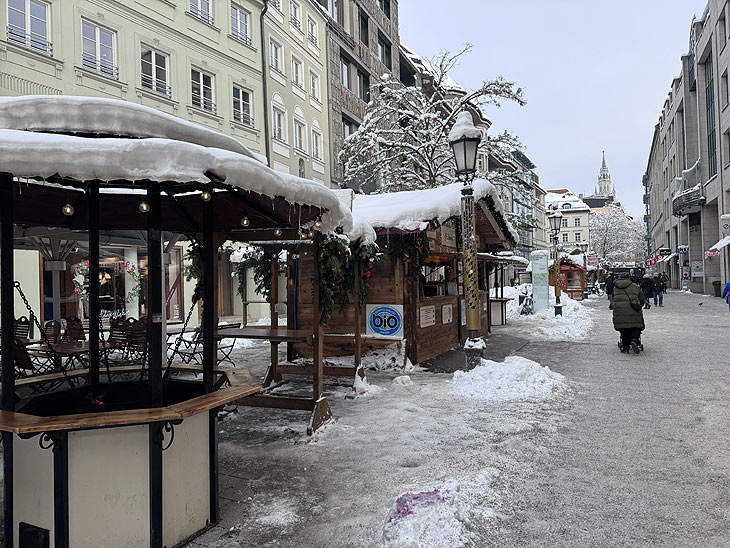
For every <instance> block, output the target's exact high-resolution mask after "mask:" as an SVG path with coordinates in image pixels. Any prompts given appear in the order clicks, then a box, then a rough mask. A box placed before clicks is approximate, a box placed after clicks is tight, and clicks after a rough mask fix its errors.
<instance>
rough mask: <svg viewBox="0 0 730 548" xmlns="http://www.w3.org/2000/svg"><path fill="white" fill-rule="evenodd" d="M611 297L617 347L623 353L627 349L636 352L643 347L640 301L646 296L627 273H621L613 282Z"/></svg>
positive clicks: (642, 317)
mask: <svg viewBox="0 0 730 548" xmlns="http://www.w3.org/2000/svg"><path fill="white" fill-rule="evenodd" d="M649 281H651V280H649ZM613 299H614V304H613V328H614V329H615V330H616V331H618V332H619V333H620V334H621V340H620V341H619V348H620V349H621V352H623V353H624V354H627V353H628V352H629V350H633V351H634V353H636V354H638V353H639V352H640V351H641V350H642V349H643V346H642V344H641V332H642V331H643V330H644V327H645V325H644V313H643V307H642V303H645V302H646V296H645V295H644V293H642V291H641V288H640V287H639V286H638V285H636V284H635V283H633V282H632V281H631V279H630V278H629V275H628V274H626V273H623V274H620V275H619V277H618V279H617V280H616V282H615V283H614V289H613Z"/></svg>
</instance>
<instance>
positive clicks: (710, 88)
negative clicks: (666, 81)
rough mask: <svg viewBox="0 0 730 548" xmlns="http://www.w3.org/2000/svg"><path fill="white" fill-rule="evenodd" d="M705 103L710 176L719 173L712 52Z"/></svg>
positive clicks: (709, 58) (706, 71)
mask: <svg viewBox="0 0 730 548" xmlns="http://www.w3.org/2000/svg"><path fill="white" fill-rule="evenodd" d="M705 103H706V114H707V170H708V177H713V176H715V175H717V137H716V135H715V77H714V74H713V67H712V52H710V55H709V56H708V57H707V61H705Z"/></svg>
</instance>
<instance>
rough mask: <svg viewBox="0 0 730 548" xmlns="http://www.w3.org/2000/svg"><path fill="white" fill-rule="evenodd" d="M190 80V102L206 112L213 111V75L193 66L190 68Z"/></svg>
mask: <svg viewBox="0 0 730 548" xmlns="http://www.w3.org/2000/svg"><path fill="white" fill-rule="evenodd" d="M190 80H191V82H192V90H193V93H192V104H193V106H194V107H198V108H200V109H203V110H207V111H208V112H213V113H214V112H215V102H214V101H213V75H211V74H208V73H207V72H203V71H202V70H200V69H197V68H195V67H193V68H192V69H191V70H190Z"/></svg>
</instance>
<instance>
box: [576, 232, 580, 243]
mask: <svg viewBox="0 0 730 548" xmlns="http://www.w3.org/2000/svg"><path fill="white" fill-rule="evenodd" d="M575 241H576V242H580V232H576V233H575Z"/></svg>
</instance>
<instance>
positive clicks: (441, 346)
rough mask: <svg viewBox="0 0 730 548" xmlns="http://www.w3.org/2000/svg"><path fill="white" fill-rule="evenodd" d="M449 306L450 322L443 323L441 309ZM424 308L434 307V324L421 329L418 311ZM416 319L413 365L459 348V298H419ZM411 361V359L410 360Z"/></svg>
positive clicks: (454, 296) (452, 296)
mask: <svg viewBox="0 0 730 548" xmlns="http://www.w3.org/2000/svg"><path fill="white" fill-rule="evenodd" d="M444 305H446V306H448V305H451V307H452V321H451V322H450V323H443V321H442V320H443V310H442V309H443V307H444ZM424 306H435V307H436V324H435V325H432V326H430V327H421V325H420V310H421V308H422V307H424ZM416 317H417V318H418V319H419V324H418V327H417V329H416V345H415V360H416V361H414V363H420V362H423V361H426V360H429V359H431V358H435V357H436V356H438V355H440V354H443V353H444V352H447V351H449V350H451V349H453V348H456V347H458V346H459V329H460V328H459V297H458V296H457V295H449V296H445V297H421V298H420V300H419V302H418V310H417V314H416ZM411 360H412V361H413V358H411Z"/></svg>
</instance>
